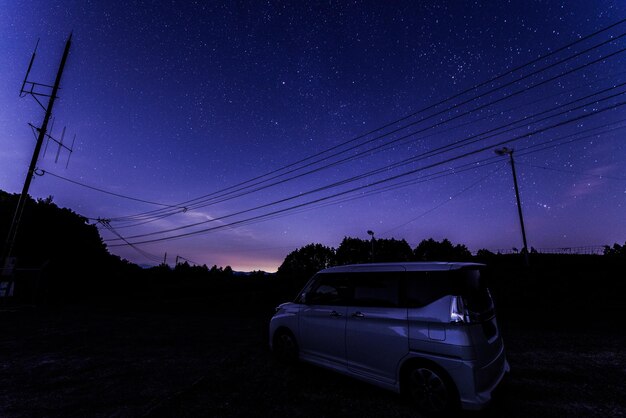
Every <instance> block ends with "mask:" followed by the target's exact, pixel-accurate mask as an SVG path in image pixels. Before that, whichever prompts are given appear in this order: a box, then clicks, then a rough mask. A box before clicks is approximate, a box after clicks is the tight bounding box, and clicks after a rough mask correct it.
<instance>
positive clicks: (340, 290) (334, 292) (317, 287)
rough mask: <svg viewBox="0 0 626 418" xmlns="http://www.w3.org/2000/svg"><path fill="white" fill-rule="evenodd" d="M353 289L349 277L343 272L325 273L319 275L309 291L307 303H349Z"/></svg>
mask: <svg viewBox="0 0 626 418" xmlns="http://www.w3.org/2000/svg"><path fill="white" fill-rule="evenodd" d="M350 294H351V289H350V286H349V282H348V279H347V277H345V276H344V275H342V274H323V275H320V277H318V279H317V281H316V283H314V284H313V286H312V287H311V290H310V291H309V292H308V293H307V303H310V304H313V305H335V306H341V305H347V304H348V301H349V300H350V296H351V295H350Z"/></svg>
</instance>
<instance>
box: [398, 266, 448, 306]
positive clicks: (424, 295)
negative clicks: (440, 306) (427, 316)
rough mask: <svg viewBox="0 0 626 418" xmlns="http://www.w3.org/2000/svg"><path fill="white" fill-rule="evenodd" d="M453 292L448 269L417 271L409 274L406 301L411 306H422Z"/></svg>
mask: <svg viewBox="0 0 626 418" xmlns="http://www.w3.org/2000/svg"><path fill="white" fill-rule="evenodd" d="M452 293H453V291H452V288H451V285H450V280H449V274H448V272H447V271H441V272H439V271H437V272H426V271H416V272H410V273H408V274H407V279H406V303H407V306H408V307H409V308H421V307H423V306H426V305H428V304H431V303H433V302H434V301H436V300H437V299H440V298H442V297H443V296H445V295H450V294H452Z"/></svg>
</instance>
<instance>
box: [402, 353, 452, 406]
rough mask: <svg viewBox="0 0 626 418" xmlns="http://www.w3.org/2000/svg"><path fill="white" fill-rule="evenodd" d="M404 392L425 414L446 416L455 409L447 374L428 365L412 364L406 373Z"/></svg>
mask: <svg viewBox="0 0 626 418" xmlns="http://www.w3.org/2000/svg"><path fill="white" fill-rule="evenodd" d="M405 385H406V388H405V389H406V394H407V395H408V396H409V397H410V399H411V401H412V402H414V403H415V405H416V406H417V409H418V410H419V411H420V412H421V413H423V414H424V415H427V416H447V415H450V414H451V413H452V412H454V411H455V410H456V409H457V406H458V401H457V396H456V391H455V390H454V387H453V384H452V383H451V382H449V380H448V379H447V376H446V375H445V374H444V373H443V372H441V371H439V370H437V369H435V368H433V367H429V366H423V365H419V366H414V367H413V368H411V369H410V370H409V372H408V373H407V375H406V381H405Z"/></svg>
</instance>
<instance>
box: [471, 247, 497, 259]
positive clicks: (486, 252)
mask: <svg viewBox="0 0 626 418" xmlns="http://www.w3.org/2000/svg"><path fill="white" fill-rule="evenodd" d="M495 256H496V254H494V253H493V252H491V251H489V250H487V249H485V248H481V249H480V250H478V251H476V257H477V258H480V259H486V258H492V257H495Z"/></svg>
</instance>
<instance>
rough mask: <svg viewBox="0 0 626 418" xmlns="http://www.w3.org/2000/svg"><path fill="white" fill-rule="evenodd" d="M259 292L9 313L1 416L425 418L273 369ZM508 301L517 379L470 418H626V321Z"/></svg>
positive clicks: (1, 350)
mask: <svg viewBox="0 0 626 418" xmlns="http://www.w3.org/2000/svg"><path fill="white" fill-rule="evenodd" d="M261 288H263V286H261V287H259V286H257V287H256V288H253V287H250V286H246V285H242V286H239V287H236V288H232V289H230V290H226V293H224V294H222V293H219V292H216V293H214V294H213V296H211V297H209V296H203V295H202V294H201V293H196V294H195V295H194V296H193V297H179V298H176V299H173V300H169V301H165V302H163V303H159V304H154V303H146V302H143V303H140V304H137V305H133V304H132V303H130V304H129V303H126V304H124V306H123V307H118V308H111V307H99V308H95V307H86V306H82V307H74V308H67V307H65V308H62V309H61V308H58V307H57V308H52V307H47V308H41V307H39V308H35V307H32V306H31V307H29V306H21V307H14V308H8V307H4V308H2V307H0V321H1V324H2V325H1V328H0V329H1V330H2V331H1V333H0V417H5V418H12V417H141V416H149V417H187V416H208V417H253V416H256V417H339V416H341V417H358V418H365V417H382V416H384V417H415V416H416V414H415V413H414V411H413V410H412V409H411V407H410V405H408V404H407V403H405V402H404V401H403V400H402V399H401V398H400V397H399V396H397V395H395V394H393V393H390V392H386V391H384V390H381V389H378V388H376V387H373V386H369V385H367V384H364V383H360V382H358V381H355V380H352V379H350V378H346V377H343V376H340V375H337V374H334V373H331V372H328V371H325V370H322V369H319V368H316V367H313V366H309V365H305V364H300V365H296V366H291V367H287V366H283V365H280V364H277V363H275V362H274V361H272V358H271V355H270V353H269V350H268V343H267V338H268V337H267V325H268V320H269V317H270V316H271V314H272V312H273V309H272V308H273V306H274V304H275V302H276V301H275V300H272V299H277V298H279V297H277V296H275V295H274V297H273V298H272V297H268V294H269V293H271V292H272V290H271V286H270V288H268V289H266V292H265V293H264V292H263V291H260V289H261ZM222 291H224V289H222ZM224 295H226V296H224ZM280 298H282V296H280ZM500 302H501V303H500V305H502V306H500V307H499V309H500V311H501V315H500V323H501V328H502V332H503V335H504V339H505V344H506V348H507V353H508V358H509V362H510V364H511V368H512V372H511V374H510V376H508V378H507V379H506V381H505V382H504V384H503V385H502V387H501V390H500V391H499V392H498V394H497V398H496V400H495V402H494V403H493V404H492V406H491V407H490V408H489V409H488V410H487V411H485V412H483V413H480V414H477V413H465V414H463V416H468V417H473V416H488V417H499V416H502V417H535V418H538V417H560V416H563V417H619V416H625V415H626V396H625V395H624V392H625V391H624V389H625V388H626V350H625V349H624V347H626V327H624V326H623V320H622V319H621V316H623V312H622V311H621V309H615V307H614V306H613V307H608V308H607V309H605V310H598V309H595V308H594V309H593V310H586V309H584V306H583V307H581V306H576V307H572V308H571V309H568V303H567V301H565V303H561V304H560V305H558V306H556V307H550V306H549V304H548V305H545V304H544V305H541V304H535V303H526V304H524V305H523V306H525V308H524V309H521V308H519V307H516V305H514V304H513V305H511V304H507V303H503V302H502V300H501V301H500ZM505 302H506V300H505ZM600 302H601V301H600Z"/></svg>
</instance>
